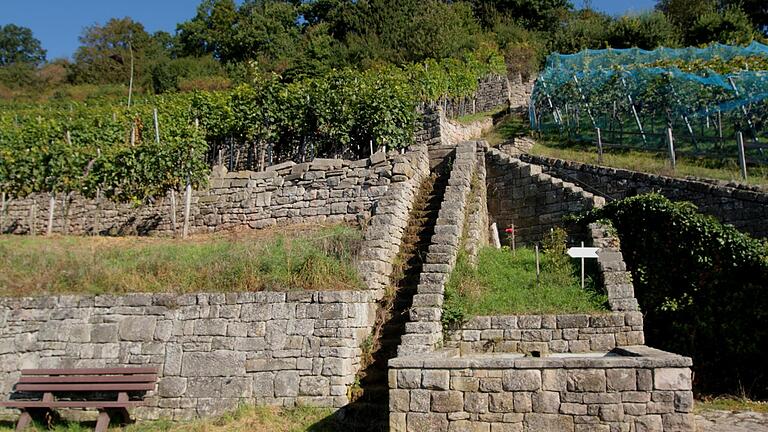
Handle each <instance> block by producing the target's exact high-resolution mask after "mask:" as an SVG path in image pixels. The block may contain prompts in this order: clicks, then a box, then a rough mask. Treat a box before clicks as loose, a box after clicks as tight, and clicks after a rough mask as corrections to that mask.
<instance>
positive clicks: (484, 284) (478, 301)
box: [445, 247, 606, 323]
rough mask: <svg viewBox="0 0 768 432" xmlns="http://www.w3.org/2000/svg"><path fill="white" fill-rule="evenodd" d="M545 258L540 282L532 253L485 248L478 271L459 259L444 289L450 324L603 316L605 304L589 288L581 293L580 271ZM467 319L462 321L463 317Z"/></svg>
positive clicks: (557, 259)
mask: <svg viewBox="0 0 768 432" xmlns="http://www.w3.org/2000/svg"><path fill="white" fill-rule="evenodd" d="M554 254H555V252H552V253H547V254H541V255H540V257H541V269H542V272H541V276H540V278H539V280H538V281H537V279H536V261H535V254H534V251H533V250H531V249H528V248H518V249H517V251H516V252H515V253H513V252H512V251H511V250H509V249H508V248H502V249H496V248H492V247H484V248H482V249H480V252H479V253H478V261H477V267H474V266H472V265H471V264H470V263H469V262H468V260H467V259H466V257H465V256H463V255H462V256H460V257H459V259H458V261H457V263H456V267H455V269H454V270H453V273H452V274H451V277H450V280H449V281H448V284H447V285H446V293H447V297H448V299H447V302H446V307H445V309H446V312H445V315H446V319H447V320H448V321H449V322H448V323H450V321H451V320H454V321H461V320H462V318H464V319H466V318H468V317H470V316H477V315H506V314H545V313H583V312H596V311H602V310H605V302H606V298H605V296H603V295H600V294H597V293H596V292H594V290H593V289H592V288H590V287H587V288H588V289H586V290H583V289H581V283H580V280H579V277H578V276H576V275H575V271H576V268H575V266H574V265H573V264H572V263H571V262H570V258H568V257H567V256H565V257H562V256H558V257H554ZM462 315H463V316H462Z"/></svg>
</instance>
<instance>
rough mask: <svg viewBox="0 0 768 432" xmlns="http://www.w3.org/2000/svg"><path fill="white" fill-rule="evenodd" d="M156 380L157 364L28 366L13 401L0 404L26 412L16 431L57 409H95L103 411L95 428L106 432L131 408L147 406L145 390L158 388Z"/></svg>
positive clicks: (126, 417)
mask: <svg viewBox="0 0 768 432" xmlns="http://www.w3.org/2000/svg"><path fill="white" fill-rule="evenodd" d="M156 382H157V368H154V367H139V368H104V369H25V370H22V371H21V378H20V379H19V382H18V383H17V384H16V386H15V388H14V393H13V394H12V395H11V400H9V401H8V402H0V407H7V408H18V409H20V410H21V411H22V412H21V416H20V417H19V421H18V423H17V424H16V431H21V430H24V429H25V428H26V427H27V426H29V424H30V423H31V422H32V420H33V419H35V420H42V419H44V418H45V417H46V415H49V414H51V411H53V410H55V409H56V408H95V409H98V410H99V417H98V419H97V421H96V429H95V430H96V432H103V431H106V430H107V427H108V426H109V423H110V421H111V419H112V418H114V417H118V416H119V417H120V419H121V421H122V422H127V421H128V420H129V419H130V417H129V415H128V408H131V407H135V406H140V405H143V403H144V402H143V400H142V399H143V396H144V393H146V392H147V391H151V390H154V389H155V383H156ZM129 393H130V395H129ZM105 399H109V400H105Z"/></svg>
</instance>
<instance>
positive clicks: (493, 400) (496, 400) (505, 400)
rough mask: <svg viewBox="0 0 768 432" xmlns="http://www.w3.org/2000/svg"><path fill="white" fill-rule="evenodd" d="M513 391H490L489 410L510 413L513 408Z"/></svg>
mask: <svg viewBox="0 0 768 432" xmlns="http://www.w3.org/2000/svg"><path fill="white" fill-rule="evenodd" d="M514 395H515V394H514V393H491V394H490V395H489V399H488V401H489V404H488V407H489V410H490V411H491V412H495V413H510V412H514V409H515V398H514Z"/></svg>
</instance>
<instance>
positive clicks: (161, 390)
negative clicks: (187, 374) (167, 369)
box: [157, 377, 187, 398]
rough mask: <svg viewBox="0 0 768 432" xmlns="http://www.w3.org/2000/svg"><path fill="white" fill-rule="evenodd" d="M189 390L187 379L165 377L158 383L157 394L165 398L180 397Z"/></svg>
mask: <svg viewBox="0 0 768 432" xmlns="http://www.w3.org/2000/svg"><path fill="white" fill-rule="evenodd" d="M186 391H187V379H186V378H180V377H163V378H161V379H160V380H159V381H158V383H157V394H158V395H159V396H160V397H164V398H174V397H180V396H182V395H183V394H184V392H186Z"/></svg>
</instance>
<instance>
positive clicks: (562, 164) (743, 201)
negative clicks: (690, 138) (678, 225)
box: [519, 155, 768, 237]
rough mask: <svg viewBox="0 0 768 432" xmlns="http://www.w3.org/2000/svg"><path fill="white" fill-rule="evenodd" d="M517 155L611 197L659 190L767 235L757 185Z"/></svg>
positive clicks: (767, 203) (763, 198)
mask: <svg viewBox="0 0 768 432" xmlns="http://www.w3.org/2000/svg"><path fill="white" fill-rule="evenodd" d="M519 157H520V159H521V160H523V161H525V162H528V163H532V164H536V165H537V166H541V167H543V168H544V170H545V171H546V172H548V173H551V174H553V175H556V176H558V177H560V178H562V179H563V180H566V181H573V180H571V179H575V180H576V181H578V182H580V183H583V184H586V185H587V186H588V187H589V188H590V190H594V191H596V192H599V193H600V194H603V195H605V196H608V197H610V198H614V199H621V198H625V197H627V196H632V195H637V194H642V193H647V192H659V193H661V194H662V195H664V196H666V197H667V198H669V199H671V200H673V201H690V202H692V203H694V204H696V205H697V206H698V207H699V210H701V211H702V212H704V213H707V214H710V215H713V216H715V217H717V218H718V219H719V220H721V221H723V222H725V223H729V224H732V225H734V226H735V227H736V228H738V229H740V230H742V231H744V232H747V233H749V234H752V235H754V236H756V237H768V193H766V192H765V191H763V190H761V189H759V188H753V187H748V186H743V185H739V184H735V183H713V182H711V181H700V180H688V179H679V178H673V177H665V176H659V175H655V174H647V173H641V172H637V171H629V170H623V169H617V168H608V167H602V166H597V165H590V164H583V163H578V162H570V161H565V160H562V159H553V158H546V157H541V156H533V155H520V156H519Z"/></svg>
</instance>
